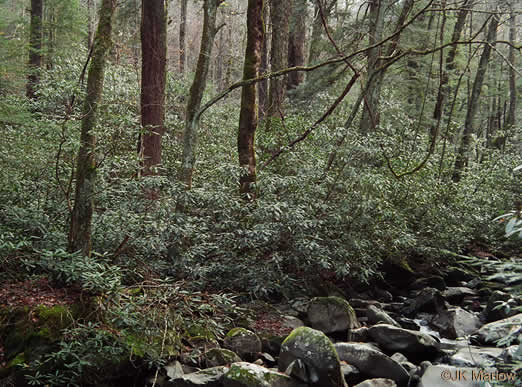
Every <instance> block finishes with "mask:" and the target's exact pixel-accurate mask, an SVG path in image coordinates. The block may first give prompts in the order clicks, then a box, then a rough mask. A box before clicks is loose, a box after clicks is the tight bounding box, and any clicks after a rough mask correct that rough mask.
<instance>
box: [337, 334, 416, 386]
mask: <svg viewBox="0 0 522 387" xmlns="http://www.w3.org/2000/svg"><path fill="white" fill-rule="evenodd" d="M335 349H336V350H337V353H338V355H339V359H341V360H343V361H345V362H347V363H348V364H352V365H354V366H355V367H357V369H358V370H359V371H360V372H361V373H362V374H363V375H367V376H369V377H372V378H388V379H392V380H394V381H395V382H397V384H398V385H399V386H407V385H408V380H409V379H410V375H409V374H408V371H406V369H404V367H403V366H401V365H400V364H399V363H398V362H396V361H395V360H393V359H392V358H390V357H389V356H387V355H385V354H384V353H382V352H380V351H378V350H376V349H375V348H374V347H372V346H370V345H368V344H364V343H337V344H335Z"/></svg>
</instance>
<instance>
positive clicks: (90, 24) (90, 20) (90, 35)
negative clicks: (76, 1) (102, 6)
mask: <svg viewBox="0 0 522 387" xmlns="http://www.w3.org/2000/svg"><path fill="white" fill-rule="evenodd" d="M93 1H94V0H87V50H88V51H90V50H91V47H92V42H93V41H94V15H93V9H94V5H93Z"/></svg>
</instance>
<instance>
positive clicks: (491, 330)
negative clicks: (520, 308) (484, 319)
mask: <svg viewBox="0 0 522 387" xmlns="http://www.w3.org/2000/svg"><path fill="white" fill-rule="evenodd" d="M521 328H522V313H519V314H517V315H515V316H511V317H508V318H505V319H503V320H499V321H494V322H491V323H489V324H486V325H483V326H482V327H481V328H480V329H479V330H478V331H477V332H476V334H475V336H476V339H477V341H478V342H479V343H481V344H495V342H496V341H498V340H500V339H502V338H505V337H507V336H510V335H517V336H519V337H520V333H518V334H517V332H519V331H520V329H521ZM514 339H515V341H516V337H515V338H514Z"/></svg>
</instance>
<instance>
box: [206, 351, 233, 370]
mask: <svg viewBox="0 0 522 387" xmlns="http://www.w3.org/2000/svg"><path fill="white" fill-rule="evenodd" d="M203 360H204V363H205V365H206V367H207V368H210V367H217V366H222V365H227V364H231V363H236V362H239V361H241V358H240V357H239V356H238V355H237V354H236V353H235V352H232V351H231V350H229V349H225V348H212V349H210V350H208V351H207V352H205V353H204V354H203Z"/></svg>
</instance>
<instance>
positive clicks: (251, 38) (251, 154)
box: [237, 0, 263, 200]
mask: <svg viewBox="0 0 522 387" xmlns="http://www.w3.org/2000/svg"><path fill="white" fill-rule="evenodd" d="M247 26H248V30H247V45H246V50H245V62H244V67H243V79H244V80H246V79H251V78H255V77H256V76H257V74H258V71H259V64H260V62H261V46H262V45H263V0H248V10H247ZM256 128H257V109H256V85H255V83H253V84H251V85H248V86H243V88H242V90H241V110H240V113H239V131H238V141H237V144H238V154H239V166H240V167H241V168H242V171H241V176H240V179H239V183H240V188H239V190H240V193H241V194H243V195H244V196H245V198H246V199H248V200H253V199H255V183H256V153H255V133H256Z"/></svg>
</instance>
